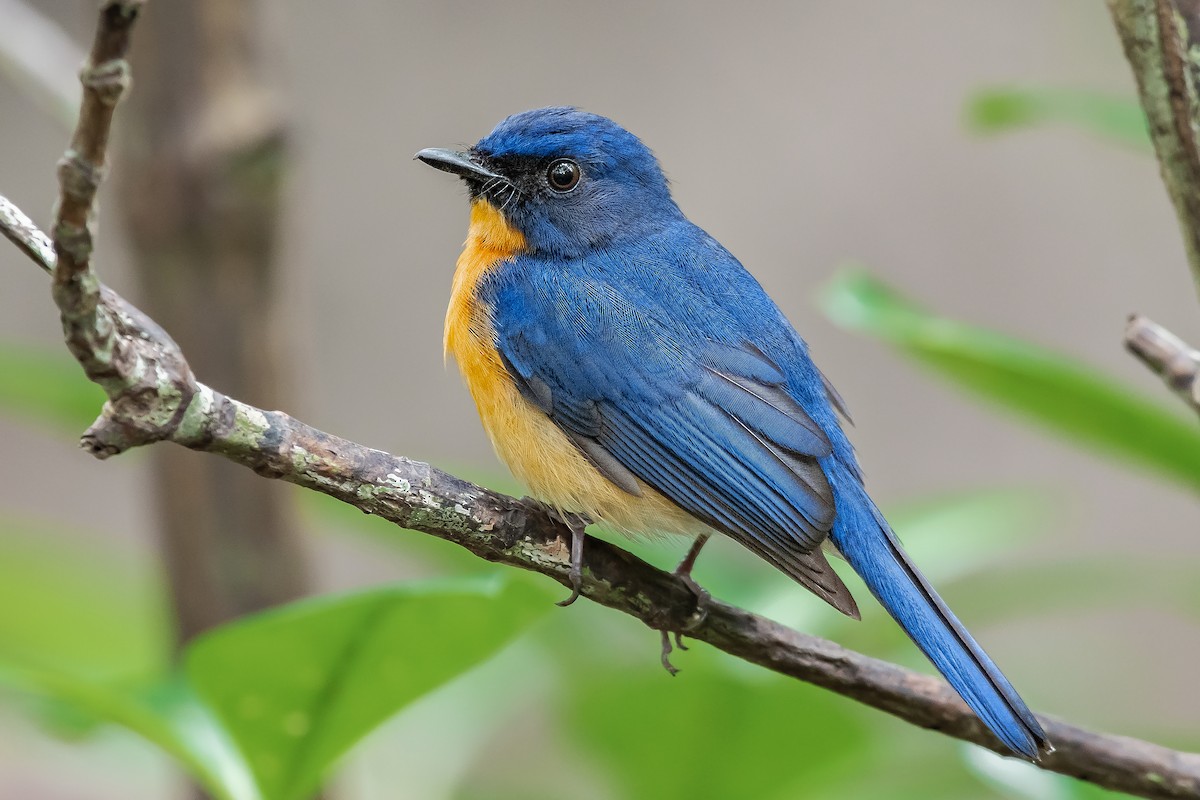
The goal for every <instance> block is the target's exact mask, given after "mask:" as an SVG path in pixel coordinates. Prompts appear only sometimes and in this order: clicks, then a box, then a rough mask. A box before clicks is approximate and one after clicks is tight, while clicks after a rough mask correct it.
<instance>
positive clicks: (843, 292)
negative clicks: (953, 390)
mask: <svg viewBox="0 0 1200 800" xmlns="http://www.w3.org/2000/svg"><path fill="white" fill-rule="evenodd" d="M821 305H822V307H823V308H824V310H825V313H826V315H828V316H829V318H830V319H832V320H833V321H834V322H836V323H838V324H840V325H842V326H843V327H846V328H850V329H853V330H857V331H861V332H863V333H868V334H871V335H872V336H876V337H878V338H880V339H883V340H884V341H886V342H888V343H890V344H892V345H895V346H896V347H898V348H899V349H900V350H901V351H902V352H904V353H906V354H908V355H909V356H911V357H913V358H914V359H916V360H917V361H919V362H920V363H922V364H924V365H926V366H928V367H931V368H932V369H933V370H934V371H935V372H937V373H938V374H939V375H941V376H943V377H945V378H947V379H949V380H950V381H951V382H953V383H955V384H956V385H958V386H960V387H962V388H964V389H967V390H969V391H970V392H972V393H974V394H975V395H977V396H979V397H982V398H985V399H987V400H989V401H991V402H994V403H998V404H1000V405H1002V406H1004V407H1006V408H1009V409H1011V410H1013V411H1016V412H1019V413H1020V414H1022V415H1024V416H1025V417H1026V418H1027V419H1030V420H1032V421H1034V422H1037V423H1038V424H1040V425H1042V426H1043V427H1044V428H1046V429H1047V430H1050V431H1052V432H1053V433H1055V434H1058V435H1059V436H1062V437H1064V438H1066V439H1070V440H1072V441H1074V442H1077V443H1080V444H1084V445H1087V446H1089V447H1091V448H1094V449H1096V450H1098V451H1100V452H1104V453H1107V454H1109V455H1112V456H1116V457H1118V459H1119V460H1120V461H1122V462H1124V463H1132V464H1138V465H1141V466H1143V467H1148V468H1150V469H1153V470H1155V471H1156V472H1158V473H1160V474H1162V475H1165V476H1167V477H1169V478H1171V479H1173V480H1175V481H1178V482H1179V483H1181V484H1184V485H1186V486H1188V487H1190V488H1191V489H1193V490H1200V426H1197V425H1196V421H1195V420H1194V419H1189V418H1187V417H1184V416H1183V415H1182V414H1181V413H1180V412H1178V411H1176V410H1175V409H1174V408H1172V407H1169V406H1167V405H1165V404H1163V403H1159V402H1156V401H1153V400H1149V399H1146V398H1144V397H1141V396H1140V395H1138V394H1136V393H1135V392H1132V391H1130V390H1129V389H1126V388H1125V387H1124V386H1122V385H1121V384H1119V383H1117V382H1116V381H1114V380H1113V379H1111V378H1109V377H1107V376H1105V375H1104V374H1102V373H1100V372H1098V371H1097V370H1095V369H1093V368H1091V367H1089V366H1087V365H1085V364H1082V363H1080V362H1078V361H1076V360H1075V359H1073V358H1071V357H1069V356H1066V355H1063V354H1060V353H1056V352H1054V351H1052V350H1048V349H1045V348H1041V347H1038V346H1036V345H1033V344H1029V343H1027V342H1023V341H1020V340H1018V339H1014V338H1011V337H1008V336H1005V335H1003V334H1000V333H996V332H994V331H989V330H986V329H983V328H976V327H972V326H970V325H966V324H964V323H960V322H955V321H953V320H949V319H945V318H943V317H938V316H936V315H934V314H931V313H929V312H927V311H925V310H923V309H921V308H919V307H918V306H916V305H914V304H913V303H911V302H909V301H908V300H906V299H904V298H903V297H901V296H900V295H899V294H897V293H896V292H895V291H893V290H892V289H891V288H889V287H888V286H886V285H885V284H883V283H881V282H880V281H878V280H876V279H875V278H873V277H872V276H870V275H869V274H867V273H866V272H865V271H863V270H847V271H843V272H842V273H840V274H839V275H837V276H836V277H835V278H834V279H833V281H832V282H831V283H830V284H829V285H828V286H827V287H826V289H825V290H824V292H823V293H822V298H821Z"/></svg>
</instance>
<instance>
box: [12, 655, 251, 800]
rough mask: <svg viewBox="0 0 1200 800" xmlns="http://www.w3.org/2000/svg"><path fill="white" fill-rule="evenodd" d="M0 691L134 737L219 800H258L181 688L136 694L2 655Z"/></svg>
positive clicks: (234, 757)
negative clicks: (52, 704)
mask: <svg viewBox="0 0 1200 800" xmlns="http://www.w3.org/2000/svg"><path fill="white" fill-rule="evenodd" d="M0 687H5V688H7V689H10V690H16V691H19V692H22V693H27V694H31V695H33V696H37V697H43V698H48V699H51V700H53V701H54V702H56V703H59V704H61V705H62V706H64V707H67V708H71V709H74V710H75V711H76V712H77V713H78V714H79V715H80V716H86V717H90V718H95V719H99V720H103V721H105V722H108V723H111V724H114V725H119V726H121V727H123V728H125V729H127V730H129V731H131V732H133V733H135V734H137V735H138V736H140V737H142V738H143V739H145V740H146V741H148V742H150V743H151V744H154V745H156V746H158V747H159V748H161V749H162V750H163V751H164V752H166V753H167V754H168V755H170V756H171V757H173V758H174V759H175V760H176V761H177V762H178V763H179V764H180V765H181V766H182V767H183V768H184V769H186V770H187V771H188V772H189V773H190V774H191V775H192V777H193V778H195V779H196V780H197V781H199V782H200V783H201V784H203V785H204V787H205V788H206V789H207V790H208V791H209V793H210V794H211V795H212V796H213V797H216V798H218V799H219V800H259V795H258V794H257V792H256V791H255V790H254V787H253V784H252V783H251V782H250V780H249V777H248V776H249V773H248V770H247V768H246V767H245V765H244V764H242V763H241V761H240V756H239V755H238V754H237V753H236V752H235V751H233V750H232V749H231V748H229V747H228V746H227V745H225V744H224V738H223V736H222V734H221V732H220V731H219V729H217V728H216V726H215V723H214V722H213V720H212V718H211V716H209V715H208V712H207V711H206V709H204V708H203V707H202V706H200V705H198V704H197V703H196V702H195V701H194V699H192V698H191V697H190V695H189V694H188V693H187V691H186V690H185V689H183V688H182V687H178V689H177V690H175V691H170V692H166V691H162V689H163V688H164V687H159V688H160V691H157V692H144V691H137V690H136V689H133V688H121V687H117V686H113V685H109V684H107V683H104V682H101V681H97V680H95V679H92V678H87V677H82V676H79V675H75V674H72V673H71V672H68V671H66V670H61V669H57V668H54V667H48V666H45V665H42V664H35V663H33V662H31V661H27V660H19V659H16V658H12V657H8V656H6V657H3V658H0Z"/></svg>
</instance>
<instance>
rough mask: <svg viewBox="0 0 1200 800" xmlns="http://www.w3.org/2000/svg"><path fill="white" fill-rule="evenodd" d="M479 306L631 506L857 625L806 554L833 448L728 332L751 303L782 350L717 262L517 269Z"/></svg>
mask: <svg viewBox="0 0 1200 800" xmlns="http://www.w3.org/2000/svg"><path fill="white" fill-rule="evenodd" d="M717 247H718V248H719V246H717ZM722 256H723V257H724V258H727V259H729V261H730V262H732V266H733V267H736V270H737V272H738V275H737V276H734V277H736V278H738V279H739V280H740V281H741V285H740V286H737V287H736V288H737V289H739V290H740V292H741V293H742V294H743V295H751V296H731V295H730V294H729V292H730V289H731V284H730V283H728V282H723V281H720V280H717V279H716V278H717V276H720V275H722V274H724V273H727V272H728V271H729V270H728V269H727V268H725V267H727V265H721V264H716V265H714V264H713V263H712V262H711V259H712V258H720V257H722ZM664 258H666V259H667V261H666V262H664ZM705 260H708V263H698V262H702V261H705ZM664 263H665V264H666V265H668V266H664ZM652 265H653V266H652ZM672 266H673V267H674V268H675V269H674V270H672V268H671V267H672ZM714 266H716V267H718V269H713V267H714ZM651 269H653V271H651ZM701 269H703V270H706V271H705V272H700V271H699V270H701ZM672 273H674V274H672ZM743 276H744V277H743ZM487 293H488V295H489V296H487V297H485V299H486V300H487V301H489V302H490V304H491V305H492V318H493V325H494V327H495V331H496V347H497V349H498V351H499V352H500V355H501V357H502V359H503V361H504V364H505V366H506V368H507V370H508V371H509V373H510V375H511V376H512V377H513V379H514V380H515V381H516V383H517V385H518V386H519V387H520V388H521V391H522V393H523V395H524V396H525V397H526V399H528V400H529V401H530V402H532V403H534V404H535V405H537V406H538V408H540V409H541V410H542V411H543V412H545V413H546V414H547V415H548V416H549V417H550V418H551V419H552V420H553V421H554V422H555V423H556V424H557V425H558V426H559V427H560V428H561V429H562V430H563V431H564V432H565V433H566V434H567V435H568V436H569V437H570V438H571V439H572V440H573V441H574V442H575V443H576V445H577V446H578V447H579V448H580V450H581V451H582V452H583V453H584V454H585V456H587V457H588V459H589V460H590V461H591V462H592V463H593V464H594V465H595V466H596V467H597V469H599V470H600V471H601V472H602V473H603V474H605V475H606V476H607V477H609V479H610V480H612V481H613V482H614V483H615V484H616V485H617V486H620V487H621V488H622V489H624V490H626V491H629V492H631V493H637V492H638V491H639V489H638V485H637V482H636V481H635V480H633V478H634V477H636V478H639V479H641V480H642V481H644V482H645V483H646V484H648V485H650V486H652V487H654V488H655V489H656V490H657V491H659V492H661V493H662V494H664V495H665V496H667V497H668V498H670V499H671V500H672V501H673V502H675V503H676V504H678V505H679V506H681V507H682V508H683V509H685V510H686V511H688V512H689V513H690V514H692V515H693V516H695V517H697V518H698V519H701V520H703V521H704V522H705V523H707V524H709V525H710V526H712V527H713V528H716V529H717V530H720V531H722V532H724V533H726V534H727V535H729V536H731V537H732V538H734V539H736V540H737V541H739V542H741V543H742V544H743V545H745V546H746V547H748V548H749V549H751V550H752V551H754V552H755V553H757V554H758V555H759V556H761V557H762V558H764V559H766V560H767V561H768V562H770V563H772V564H774V565H775V566H776V567H777V568H779V569H780V570H782V571H783V572H785V573H786V574H788V575H790V576H791V577H793V578H794V579H795V580H797V581H799V582H800V583H802V584H804V585H805V586H807V587H808V588H809V589H811V590H812V591H813V592H815V593H816V594H817V595H818V596H820V597H822V598H823V599H825V600H826V601H828V602H829V603H830V604H832V605H833V606H834V607H836V608H838V609H839V610H841V611H843V612H845V613H847V614H850V615H852V616H857V608H856V606H855V604H854V600H853V598H852V597H851V596H850V593H849V591H848V590H847V589H846V587H845V586H844V584H842V582H841V580H840V579H839V578H838V576H837V574H836V573H835V572H834V571H833V570H832V569H831V568H830V567H829V564H828V562H827V561H826V560H825V557H824V555H823V554H822V552H821V550H820V545H821V543H822V542H823V541H824V539H825V538H826V537H827V536H828V535H829V532H830V530H831V528H832V526H833V520H834V510H835V509H834V499H833V491H832V489H831V487H830V484H829V481H828V479H827V477H826V475H825V472H824V470H823V469H822V466H821V460H822V459H824V458H826V457H828V456H830V454H831V453H832V451H833V445H832V444H831V442H830V439H829V437H828V436H827V434H826V432H825V431H824V430H823V429H822V427H821V426H820V425H818V424H817V422H815V421H814V419H813V417H812V416H811V415H810V414H809V413H808V412H807V411H806V410H805V408H804V406H803V405H802V403H801V402H800V400H799V399H798V398H797V396H796V394H795V393H794V392H793V391H792V390H791V389H790V387H789V381H788V377H787V375H786V374H785V372H784V371H783V370H782V369H781V368H780V366H779V365H778V364H777V363H775V361H773V360H772V358H771V357H770V356H769V355H768V354H767V353H765V352H764V351H763V349H762V348H760V346H759V345H758V344H756V342H757V341H761V339H762V337H761V336H760V335H758V334H756V333H755V332H754V331H752V330H750V329H749V326H747V325H744V324H741V323H740V322H739V319H740V318H741V316H742V315H743V314H744V313H745V311H746V306H753V305H754V304H761V303H763V302H764V301H765V302H766V303H767V304H769V311H770V312H771V313H773V314H775V316H776V317H777V319H778V325H779V326H782V328H781V330H779V331H775V333H776V334H779V333H784V334H788V335H791V336H794V334H793V333H791V329H790V326H787V323H786V322H784V321H782V317H781V316H780V315H778V312H777V310H775V308H774V305H773V304H771V303H770V301H769V299H767V298H766V295H765V293H764V292H763V291H762V289H761V288H760V287H759V286H758V284H757V283H755V282H754V281H753V279H752V278H750V277H749V275H747V274H746V273H745V272H744V270H742V269H741V266H740V265H739V264H737V262H736V261H733V259H732V257H731V256H728V255H727V254H725V253H724V251H723V250H717V251H712V250H707V251H706V250H704V249H700V250H698V251H691V257H690V258H689V257H687V256H681V255H680V252H679V250H678V249H677V250H675V252H674V253H673V254H666V253H663V252H634V253H630V252H624V253H611V252H605V253H602V254H600V255H598V256H596V257H595V258H593V259H592V260H590V261H589V262H587V263H579V262H576V263H574V264H572V265H571V266H570V267H569V268H564V267H563V265H562V264H561V262H558V263H555V264H547V263H545V262H542V261H540V260H537V259H532V258H518V259H516V260H515V261H514V262H512V263H511V264H510V265H509V266H507V267H506V268H504V269H503V270H502V271H501V272H500V273H498V275H497V278H496V280H495V281H494V282H493V284H492V285H491V286H490V287H488V289H487ZM757 325H758V328H759V330H760V331H761V329H762V327H763V326H766V327H768V328H770V327H771V320H765V321H764V320H762V319H761V318H759V319H758V320H757ZM777 327H778V326H777ZM768 338H769V337H768ZM818 386H821V384H820V383H819V381H818ZM820 391H822V392H823V391H824V389H823V388H821V389H820Z"/></svg>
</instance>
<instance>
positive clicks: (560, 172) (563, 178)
mask: <svg viewBox="0 0 1200 800" xmlns="http://www.w3.org/2000/svg"><path fill="white" fill-rule="evenodd" d="M579 174H580V173H579V165H578V164H576V163H575V162H574V161H571V160H570V159H569V158H560V159H559V160H558V161H555V162H554V163H553V164H551V165H550V168H549V169H547V170H546V182H547V183H549V184H550V188H551V189H553V190H554V191H556V192H569V191H571V190H572V189H574V188H575V187H576V186H577V185H578V184H579Z"/></svg>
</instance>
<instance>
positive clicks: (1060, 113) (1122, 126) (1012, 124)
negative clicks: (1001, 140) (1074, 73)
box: [966, 88, 1151, 153]
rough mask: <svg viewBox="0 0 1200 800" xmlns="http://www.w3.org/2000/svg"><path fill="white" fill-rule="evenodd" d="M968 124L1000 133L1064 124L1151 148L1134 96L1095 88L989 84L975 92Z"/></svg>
mask: <svg viewBox="0 0 1200 800" xmlns="http://www.w3.org/2000/svg"><path fill="white" fill-rule="evenodd" d="M966 120H967V125H968V126H969V127H971V128H973V129H974V130H976V131H979V132H980V133H1001V132H1005V131H1009V130H1013V129H1015V128H1025V127H1030V126H1033V125H1044V124H1046V123H1056V122H1060V123H1066V124H1068V125H1073V126H1075V127H1077V128H1080V129H1082V130H1084V131H1086V132H1088V133H1090V134H1093V135H1095V136H1098V137H1100V138H1101V139H1105V140H1108V141H1111V142H1116V143H1117V144H1121V145H1125V146H1127V147H1133V148H1136V149H1138V150H1142V151H1144V152H1147V153H1148V152H1151V145H1150V134H1149V133H1148V132H1147V129H1146V115H1145V113H1144V112H1143V111H1142V108H1141V106H1139V105H1138V104H1137V102H1136V101H1133V100H1129V99H1126V98H1123V97H1113V96H1110V95H1106V94H1100V93H1097V92H1087V91H1080V90H1075V89H1054V88H1041V89H1030V88H1020V89H1018V88H992V89H984V90H982V91H978V92H976V93H975V94H973V95H972V96H971V97H970V98H968V100H967V105H966Z"/></svg>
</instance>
